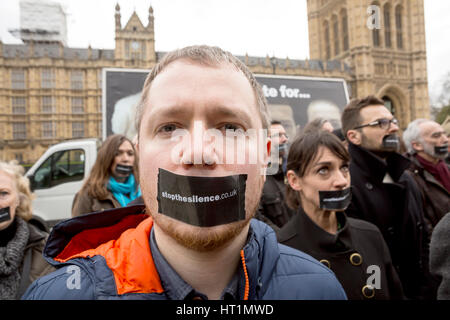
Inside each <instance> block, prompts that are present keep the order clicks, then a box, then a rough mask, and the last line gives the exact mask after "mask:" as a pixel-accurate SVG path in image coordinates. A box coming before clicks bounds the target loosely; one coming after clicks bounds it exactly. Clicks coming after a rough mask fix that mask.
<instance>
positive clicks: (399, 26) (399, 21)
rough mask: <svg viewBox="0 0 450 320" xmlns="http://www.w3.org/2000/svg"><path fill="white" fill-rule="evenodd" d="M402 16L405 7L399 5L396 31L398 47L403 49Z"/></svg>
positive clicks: (396, 9) (396, 10)
mask: <svg viewBox="0 0 450 320" xmlns="http://www.w3.org/2000/svg"><path fill="white" fill-rule="evenodd" d="M402 16H403V8H402V6H400V5H398V6H397V7H396V8H395V28H396V32H397V48H398V49H403V23H402Z"/></svg>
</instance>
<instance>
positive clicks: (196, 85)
mask: <svg viewBox="0 0 450 320" xmlns="http://www.w3.org/2000/svg"><path fill="white" fill-rule="evenodd" d="M269 123H270V122H269V119H268V116H267V102H266V100H265V98H264V96H263V94H262V90H261V88H260V86H259V84H258V83H257V82H256V80H255V78H254V76H253V75H252V74H251V72H250V71H249V70H248V69H247V67H246V66H245V65H244V64H243V63H242V62H240V61H239V60H238V59H236V58H235V57H233V56H232V55H231V54H229V53H227V52H224V51H223V50H221V49H219V48H216V47H207V46H193V47H187V48H183V49H180V50H176V51H174V52H171V53H168V54H167V55H166V56H165V57H164V58H163V59H162V60H161V61H159V63H158V64H157V65H156V66H155V67H154V68H153V69H152V71H151V73H150V74H149V76H148V77H147V80H146V82H145V84H144V88H143V94H142V98H141V103H140V106H139V108H138V114H137V129H138V130H137V132H138V135H139V136H138V143H137V149H138V158H139V172H140V184H141V188H142V197H143V199H144V202H145V206H143V205H141V206H131V207H126V208H120V209H114V210H110V211H109V212H104V213H99V214H95V215H86V216H81V217H77V218H74V219H72V220H70V221H67V222H63V223H61V224H60V225H58V226H56V227H55V228H54V230H53V233H52V235H51V237H50V240H49V244H48V245H47V248H46V251H45V252H44V255H45V256H46V257H47V259H48V260H49V261H51V262H52V264H53V265H56V266H57V267H58V266H59V267H60V269H59V270H58V271H57V272H56V273H55V274H52V275H49V276H48V277H44V278H42V279H40V280H38V281H37V282H35V283H34V284H33V285H32V287H31V288H30V289H29V290H28V292H27V293H26V294H25V296H24V298H25V299H162V300H168V299H169V300H183V299H187V300H192V299H194V300H198V299H244V300H245V299H258V300H260V299H316V300H317V299H345V298H346V295H345V292H344V291H343V288H342V286H341V285H340V283H339V282H338V281H337V279H336V277H335V276H334V274H333V273H332V272H331V271H329V270H328V269H327V268H326V267H325V266H323V265H322V264H320V263H319V262H318V261H317V260H315V259H313V258H312V257H310V256H308V255H306V254H304V253H302V252H300V251H297V250H295V249H291V248H288V247H286V246H283V245H280V244H278V243H277V240H276V236H275V233H274V232H273V230H272V229H271V228H269V227H268V226H267V225H266V224H264V223H262V222H261V221H258V220H255V219H252V217H253V215H254V213H255V210H256V207H257V205H258V201H259V198H260V195H261V190H262V187H263V183H264V178H265V175H264V173H265V169H266V167H267V161H268V158H269V154H268V153H269V150H270V139H263V140H262V147H259V146H258V144H257V143H253V142H251V140H252V139H251V137H250V135H249V136H245V137H244V141H245V143H244V145H240V146H239V145H238V144H236V145H233V146H232V147H231V148H222V147H221V145H222V146H225V145H229V143H230V142H231V141H234V140H237V139H238V137H239V136H241V137H242V135H243V134H244V133H247V132H250V131H251V130H254V132H259V131H260V130H263V129H267V128H268V124H269ZM230 132H231V133H230ZM229 133H230V135H228V134H229ZM233 133H235V135H233ZM205 137H206V138H205ZM221 139H223V140H222V142H223V143H215V142H218V141H219V140H221ZM213 142H214V143H213ZM258 152H259V153H260V154H262V157H259V156H258V157H257V158H256V161H250V160H249V159H250V158H251V157H252V156H253V155H257V154H258ZM240 156H245V157H244V158H245V161H238V159H237V158H239V157H240ZM233 159H234V161H230V160H233ZM225 160H226V161H225ZM106 213H107V215H106ZM69 235H70V237H69ZM110 240H114V241H110ZM77 276H78V278H79V279H80V280H79V282H78V283H77V282H76V281H75V280H74V281H72V282H71V281H69V283H70V284H71V285H70V288H71V289H68V288H67V285H66V283H67V281H68V280H72V279H74V278H77ZM70 277H72V278H70ZM74 288H75V289H74ZM76 288H81V290H76Z"/></svg>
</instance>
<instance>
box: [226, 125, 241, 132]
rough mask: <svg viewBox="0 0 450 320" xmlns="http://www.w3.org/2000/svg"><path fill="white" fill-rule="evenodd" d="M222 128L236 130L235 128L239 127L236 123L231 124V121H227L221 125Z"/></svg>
mask: <svg viewBox="0 0 450 320" xmlns="http://www.w3.org/2000/svg"><path fill="white" fill-rule="evenodd" d="M223 128H224V129H225V130H232V131H236V130H238V129H241V128H240V127H239V126H237V125H235V124H232V123H227V124H225V125H224V126H223Z"/></svg>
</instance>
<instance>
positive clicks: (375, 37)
mask: <svg viewBox="0 0 450 320" xmlns="http://www.w3.org/2000/svg"><path fill="white" fill-rule="evenodd" d="M371 6H372V7H374V8H376V10H375V11H374V12H372V14H373V15H374V17H375V20H376V25H374V26H373V28H372V43H373V46H374V47H379V46H380V45H381V39H380V38H381V37H380V25H379V24H380V20H381V18H380V11H381V10H380V4H379V3H378V2H373V3H372V5H371Z"/></svg>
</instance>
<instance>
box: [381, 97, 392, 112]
mask: <svg viewBox="0 0 450 320" xmlns="http://www.w3.org/2000/svg"><path fill="white" fill-rule="evenodd" d="M382 99H383V101H384V106H385V107H386V108H387V109H388V110H389V111H390V112H391V113H392V115H393V116H395V106H394V102H393V101H392V99H391V98H389V97H388V96H384V97H383V98H382Z"/></svg>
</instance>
